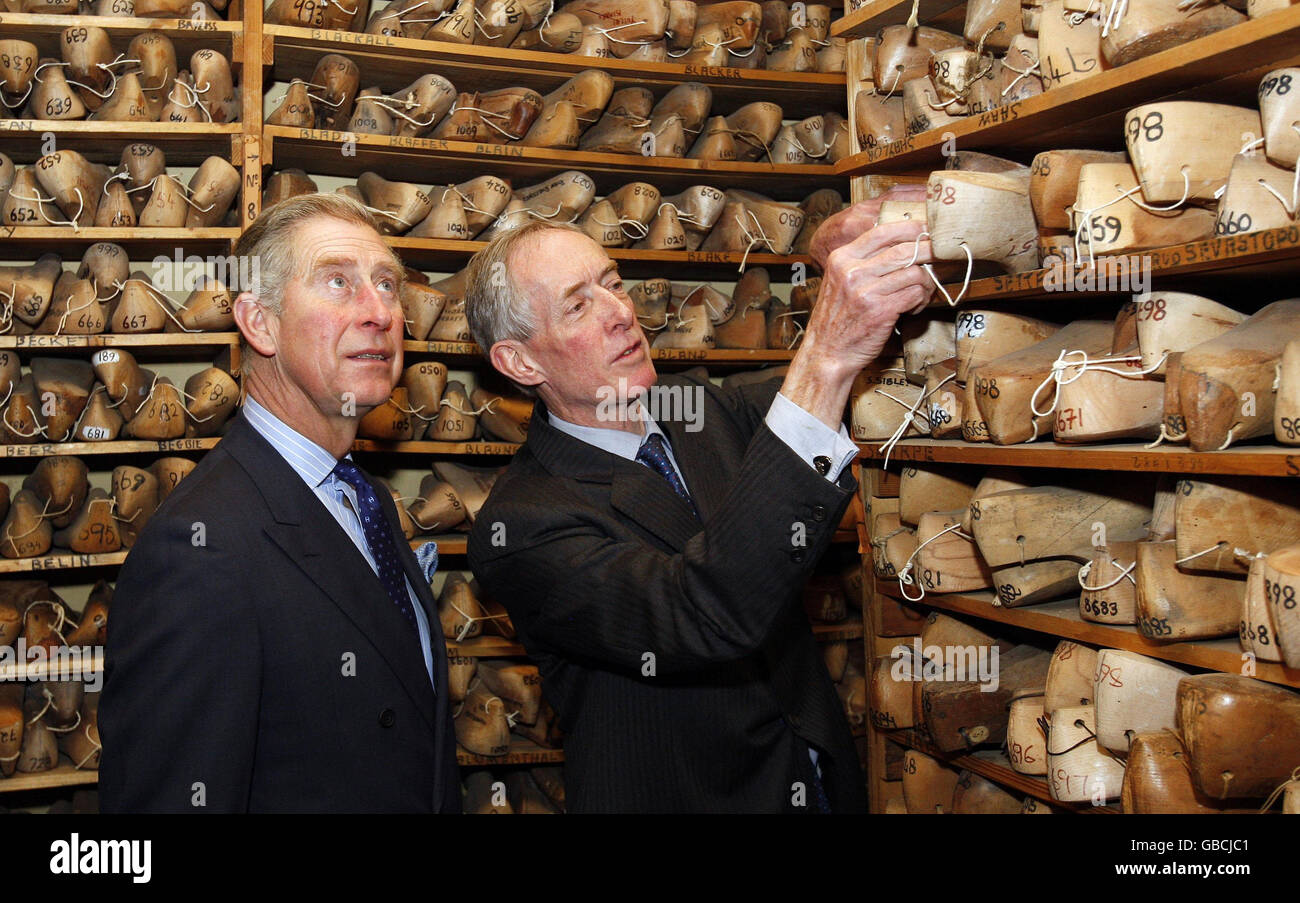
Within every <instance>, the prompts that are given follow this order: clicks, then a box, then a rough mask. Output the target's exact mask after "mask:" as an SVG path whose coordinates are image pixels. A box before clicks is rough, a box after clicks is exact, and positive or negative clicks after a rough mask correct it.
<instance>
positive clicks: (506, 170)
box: [263, 126, 844, 201]
mask: <svg viewBox="0 0 1300 903" xmlns="http://www.w3.org/2000/svg"><path fill="white" fill-rule="evenodd" d="M263 134H264V135H265V138H266V143H267V153H268V156H269V157H270V159H271V161H272V162H273V163H274V165H275V166H276V167H277V168H280V169H284V168H289V167H296V168H298V169H303V170H305V171H306V172H308V173H309V174H312V175H329V176H342V177H352V178H355V177H356V174H357V173H358V172H362V171H365V170H373V171H375V172H377V173H379V174H380V175H383V176H384V177H385V178H390V179H407V178H410V177H411V175H412V173H421V172H430V171H432V172H436V173H437V177H438V181H439V183H440V184H441V183H447V182H461V181H465V180H467V179H470V178H473V177H475V176H479V175H482V174H483V173H484V172H491V173H494V174H496V175H499V176H501V177H503V178H507V179H509V180H510V182H511V184H512V185H514V186H515V187H516V188H522V187H524V186H527V185H529V184H532V183H535V182H541V181H542V180H544V179H546V178H549V177H550V176H553V175H554V174H555V171H556V170H557V169H577V170H581V171H582V172H584V173H586V174H587V175H588V176H590V177H591V178H592V180H593V181H594V182H595V183H596V190H597V192H598V193H599V194H609V193H610V192H611V191H613V190H614V189H616V188H618V187H619V186H621V185H624V184H626V183H627V182H630V181H635V180H644V181H647V182H650V183H651V184H653V185H654V186H656V187H657V188H659V189H660V190H661V191H663V192H665V193H667V194H675V193H677V192H679V191H682V190H684V189H686V188H688V187H690V186H691V185H699V184H705V183H709V182H717V181H722V182H724V183H725V184H726V185H727V187H729V188H747V189H751V190H754V191H758V192H761V193H764V194H768V195H769V196H772V197H779V198H783V199H786V200H795V201H798V200H802V199H803V198H804V197H806V196H807V195H808V194H810V193H811V192H813V191H815V190H817V189H819V188H842V187H843V183H844V180H843V178H842V177H840V176H837V175H836V174H835V167H834V166H830V165H826V164H820V163H819V164H804V165H796V164H784V163H783V164H772V163H767V162H762V163H739V162H728V161H718V160H692V159H689V158H676V157H643V156H640V155H638V154H606V153H593V152H591V151H577V150H571V151H565V150H550V149H547V148H535V147H523V146H520V145H515V144H486V143H482V144H476V143H472V142H468V141H445V140H442V139H438V138H394V137H392V136H388V135H354V134H353V133H351V132H339V131H326V130H320V129H299V128H289V127H285V126H266V127H265V128H264V129H263ZM349 137H350V138H354V139H355V141H356V144H355V148H351V149H354V150H355V154H351V155H348V156H344V154H343V153H342V151H343V143H344V141H346V140H347V139H348V138H349Z"/></svg>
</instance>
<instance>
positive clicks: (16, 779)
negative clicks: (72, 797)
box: [0, 762, 99, 793]
mask: <svg viewBox="0 0 1300 903" xmlns="http://www.w3.org/2000/svg"><path fill="white" fill-rule="evenodd" d="M98 781H99V771H98V770H97V769H92V768H84V769H79V768H77V767H76V766H74V765H72V764H71V763H64V762H60V763H59V764H58V765H56V766H55V767H54V768H51V769H50V770H49V771H38V772H36V773H35V774H22V773H20V772H14V773H13V774H12V775H10V776H9V777H7V778H0V793H18V792H20V791H23V790H43V789H46V788H49V787H75V786H79V785H83V784H94V783H97V782H98Z"/></svg>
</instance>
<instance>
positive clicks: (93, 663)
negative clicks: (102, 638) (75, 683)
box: [0, 646, 104, 683]
mask: <svg viewBox="0 0 1300 903" xmlns="http://www.w3.org/2000/svg"><path fill="white" fill-rule="evenodd" d="M64 648H66V647H64ZM52 664H53V665H54V667H51V665H52ZM73 664H74V663H73V662H72V661H67V662H66V663H62V662H54V663H51V662H50V661H48V660H46V661H40V662H32V663H31V664H26V663H14V664H10V665H0V683H9V682H11V681H18V680H21V681H27V680H45V679H47V678H48V676H49V675H50V674H51V673H53V674H54V675H55V676H56V677H67V676H70V675H71V676H88V675H91V674H102V673H103V671H104V647H103V646H96V647H94V652H93V653H92V655H91V658H90V660H89V661H83V660H80V659H78V660H77V661H76V663H75V664H76V667H75V668H74V667H73ZM60 665H62V666H60Z"/></svg>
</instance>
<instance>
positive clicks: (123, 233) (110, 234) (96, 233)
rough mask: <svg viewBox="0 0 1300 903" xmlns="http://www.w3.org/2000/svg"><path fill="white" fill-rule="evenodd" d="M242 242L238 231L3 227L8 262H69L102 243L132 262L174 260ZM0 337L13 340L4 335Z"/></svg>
mask: <svg viewBox="0 0 1300 903" xmlns="http://www.w3.org/2000/svg"><path fill="white" fill-rule="evenodd" d="M238 239H239V230H238V229H227V228H222V227H217V228H212V229H143V228H129V229H126V228H106V227H105V228H94V227H91V228H86V229H73V228H71V227H69V226H0V251H2V252H3V254H4V259H6V260H18V259H24V258H33V259H35V258H37V257H40V256H41V255H42V254H49V253H55V254H60V255H61V256H62V257H63V258H64V259H65V261H66V260H67V258H69V257H70V256H71V255H72V254H73V253H75V254H76V255H77V257H78V258H80V256H81V255H82V254H83V253H85V250H86V248H88V247H90V246H91V245H93V244H95V243H96V242H101V241H111V242H113V243H114V244H118V245H121V246H122V247H123V249H125V250H126V252H127V255H128V256H129V257H130V258H131V259H132V260H152V259H154V258H155V257H160V256H161V257H167V258H172V257H174V256H175V254H176V252H177V250H179V251H180V253H181V256H182V257H188V256H189V255H191V254H197V255H199V256H201V257H207V256H213V255H225V254H229V253H230V248H231V246H232V245H233V243H234V242H235V241H237V240H238ZM0 338H9V337H8V336H0Z"/></svg>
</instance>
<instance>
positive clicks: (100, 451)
mask: <svg viewBox="0 0 1300 903" xmlns="http://www.w3.org/2000/svg"><path fill="white" fill-rule="evenodd" d="M219 441H221V437H220V436H209V437H206V438H202V439H197V438H196V439H165V440H163V441H161V442H154V441H151V440H147V439H124V440H122V441H120V442H119V441H113V442H42V443H37V444H33V445H0V458H48V457H52V456H55V455H138V454H160V453H162V452H178V451H207V450H208V449H210V448H216V446H217V443H218V442H219Z"/></svg>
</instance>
